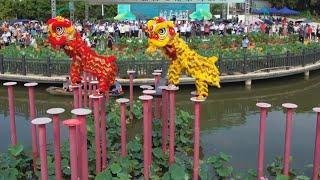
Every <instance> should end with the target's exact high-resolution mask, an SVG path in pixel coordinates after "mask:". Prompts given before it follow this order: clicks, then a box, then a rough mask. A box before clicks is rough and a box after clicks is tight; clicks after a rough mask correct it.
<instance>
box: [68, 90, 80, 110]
mask: <svg viewBox="0 0 320 180" xmlns="http://www.w3.org/2000/svg"><path fill="white" fill-rule="evenodd" d="M70 87H71V88H72V91H73V108H74V109H76V108H79V89H80V86H78V85H72V86H70Z"/></svg>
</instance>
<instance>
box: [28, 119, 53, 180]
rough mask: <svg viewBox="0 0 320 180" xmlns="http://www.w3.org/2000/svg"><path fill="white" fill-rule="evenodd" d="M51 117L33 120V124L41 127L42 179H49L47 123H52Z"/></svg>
mask: <svg viewBox="0 0 320 180" xmlns="http://www.w3.org/2000/svg"><path fill="white" fill-rule="evenodd" d="M51 121H52V120H51V119H50V118H46V117H43V118H36V119H34V120H32V121H31V123H32V124H34V125H38V127H39V149H40V166H41V179H42V180H48V162H47V138H46V124H48V123H50V122H51Z"/></svg>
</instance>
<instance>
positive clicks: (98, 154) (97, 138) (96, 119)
mask: <svg viewBox="0 0 320 180" xmlns="http://www.w3.org/2000/svg"><path fill="white" fill-rule="evenodd" d="M89 98H90V99H91V100H92V101H93V115H94V131H95V145H96V153H95V154H96V173H99V172H101V144H100V139H101V138H100V112H99V104H100V103H99V99H100V98H102V96H101V95H90V96H89Z"/></svg>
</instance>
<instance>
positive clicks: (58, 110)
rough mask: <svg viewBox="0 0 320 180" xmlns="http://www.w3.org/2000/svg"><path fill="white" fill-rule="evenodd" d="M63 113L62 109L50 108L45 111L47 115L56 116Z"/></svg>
mask: <svg viewBox="0 0 320 180" xmlns="http://www.w3.org/2000/svg"><path fill="white" fill-rule="evenodd" d="M64 111H65V110H64V109H63V108H51V109H48V110H47V114H51V115H57V114H62V113H64Z"/></svg>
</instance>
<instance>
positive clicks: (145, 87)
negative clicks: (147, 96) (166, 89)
mask: <svg viewBox="0 0 320 180" xmlns="http://www.w3.org/2000/svg"><path fill="white" fill-rule="evenodd" d="M140 88H141V89H149V90H151V89H153V87H152V86H149V85H141V86H140Z"/></svg>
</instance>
